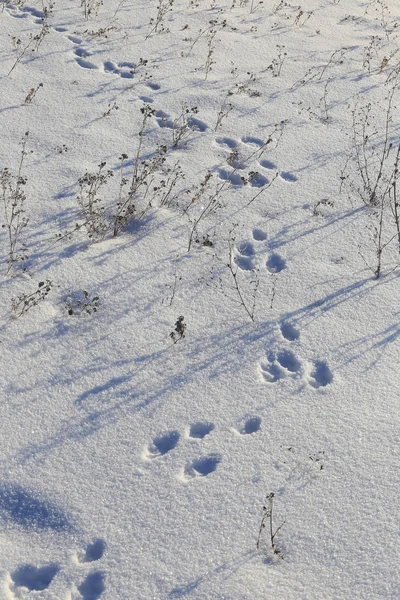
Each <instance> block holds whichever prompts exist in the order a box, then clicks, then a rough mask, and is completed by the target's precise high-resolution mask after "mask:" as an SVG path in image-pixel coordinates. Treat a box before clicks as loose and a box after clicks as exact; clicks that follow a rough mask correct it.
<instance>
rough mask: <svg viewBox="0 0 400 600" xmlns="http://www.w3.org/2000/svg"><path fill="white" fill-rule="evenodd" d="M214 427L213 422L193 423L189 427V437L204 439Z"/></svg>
mask: <svg viewBox="0 0 400 600" xmlns="http://www.w3.org/2000/svg"><path fill="white" fill-rule="evenodd" d="M213 429H214V425H213V424H212V423H205V422H201V421H199V422H198V423H192V425H191V426H190V429H189V437H191V438H197V439H200V440H202V439H203V438H205V437H206V435H208V434H209V433H211V432H212V430H213Z"/></svg>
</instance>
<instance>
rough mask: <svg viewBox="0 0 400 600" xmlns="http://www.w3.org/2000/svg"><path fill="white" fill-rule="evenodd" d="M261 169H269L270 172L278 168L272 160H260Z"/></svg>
mask: <svg viewBox="0 0 400 600" xmlns="http://www.w3.org/2000/svg"><path fill="white" fill-rule="evenodd" d="M260 167H263V168H264V169H268V170H272V169H276V168H277V166H276V164H275V163H273V162H272V161H270V160H260Z"/></svg>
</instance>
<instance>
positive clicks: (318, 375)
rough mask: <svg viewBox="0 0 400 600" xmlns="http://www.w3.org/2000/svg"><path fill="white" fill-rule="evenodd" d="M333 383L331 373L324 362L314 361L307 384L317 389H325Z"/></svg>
mask: <svg viewBox="0 0 400 600" xmlns="http://www.w3.org/2000/svg"><path fill="white" fill-rule="evenodd" d="M332 381H333V373H332V371H331V370H330V368H329V367H328V364H327V363H326V362H325V361H324V360H316V361H314V367H313V370H312V371H311V374H310V377H309V384H310V385H311V386H312V387H313V388H315V389H318V388H320V387H326V386H327V385H329V384H330V383H332Z"/></svg>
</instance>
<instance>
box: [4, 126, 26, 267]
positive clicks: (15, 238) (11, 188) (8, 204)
mask: <svg viewBox="0 0 400 600" xmlns="http://www.w3.org/2000/svg"><path fill="white" fill-rule="evenodd" d="M28 136H29V132H28V131H27V132H26V133H25V135H24V137H23V139H22V152H21V159H20V162H19V167H18V173H17V175H16V176H13V175H12V174H11V173H10V171H9V170H8V169H7V168H5V169H3V171H2V172H1V173H0V194H1V198H2V204H3V211H4V221H5V222H4V223H3V224H2V228H3V229H5V230H6V232H7V238H8V269H7V273H9V271H10V270H11V268H12V267H13V266H14V265H15V263H17V262H21V261H22V262H23V261H25V260H26V258H27V253H28V249H27V247H26V246H25V244H24V243H23V242H22V241H21V236H22V232H23V230H24V229H25V227H26V226H27V224H28V220H29V219H28V218H27V217H26V216H25V201H26V194H25V191H24V186H25V184H26V181H27V180H26V178H25V177H23V176H22V169H23V165H24V160H25V157H26V155H27V154H28V152H27V150H26V144H27V141H28Z"/></svg>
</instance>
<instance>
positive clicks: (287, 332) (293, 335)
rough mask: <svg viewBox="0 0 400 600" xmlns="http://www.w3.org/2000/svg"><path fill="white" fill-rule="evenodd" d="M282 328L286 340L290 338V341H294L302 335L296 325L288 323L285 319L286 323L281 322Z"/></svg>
mask: <svg viewBox="0 0 400 600" xmlns="http://www.w3.org/2000/svg"><path fill="white" fill-rule="evenodd" d="M280 330H281V334H282V337H284V338H285V340H288V342H294V341H295V340H298V339H299V337H300V332H299V330H298V329H296V327H294V326H293V325H292V324H291V323H288V322H287V321H285V322H284V323H282V324H281V327H280Z"/></svg>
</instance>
